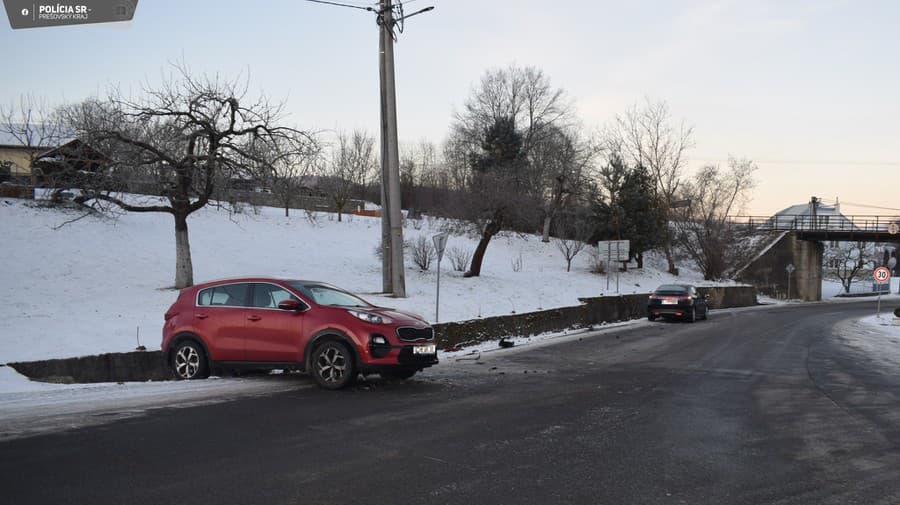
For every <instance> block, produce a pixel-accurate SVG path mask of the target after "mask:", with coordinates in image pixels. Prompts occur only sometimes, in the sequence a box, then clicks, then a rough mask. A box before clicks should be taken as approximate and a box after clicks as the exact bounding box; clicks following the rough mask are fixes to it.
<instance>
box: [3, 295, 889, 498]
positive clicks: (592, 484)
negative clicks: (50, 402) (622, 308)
mask: <svg viewBox="0 0 900 505" xmlns="http://www.w3.org/2000/svg"><path fill="white" fill-rule="evenodd" d="M873 312H874V305H873V304H871V303H853V304H841V305H836V304H816V305H804V306H785V307H778V308H772V309H766V310H743V311H740V310H739V311H717V312H713V313H712V314H711V319H710V320H709V321H702V322H698V323H695V324H686V323H666V322H662V323H652V324H650V323H645V324H640V325H638V326H636V327H633V328H628V329H622V330H616V331H611V332H606V333H603V334H600V335H590V334H585V335H582V336H580V337H575V338H570V339H569V340H568V341H566V342H562V343H556V344H555V345H543V346H533V347H530V348H521V349H512V350H508V351H506V350H504V351H499V352H492V353H487V354H484V355H483V356H482V358H481V360H480V361H478V362H476V361H465V362H460V363H457V364H454V365H453V366H449V365H441V366H439V367H437V368H435V369H433V371H430V372H428V373H426V374H424V375H423V376H422V377H421V378H417V379H415V380H413V381H410V382H407V383H402V382H382V381H380V380H373V381H370V382H364V383H361V384H360V385H359V386H357V387H355V388H353V389H350V390H346V391H340V392H328V391H321V390H319V389H317V388H310V387H307V386H308V379H306V378H304V377H297V378H295V379H294V380H296V381H297V382H298V387H297V388H295V389H290V390H288V391H283V390H281V391H278V392H273V393H272V394H269V395H263V396H255V397H251V398H242V399H234V400H232V401H228V402H224V403H218V404H212V405H199V406H196V407H189V408H178V409H157V410H152V411H149V412H147V413H145V414H144V415H142V416H139V417H132V418H128V419H124V420H116V421H113V422H110V423H107V424H103V425H100V426H91V427H85V428H79V429H74V430H68V431H63V432H59V433H55V434H47V435H40V436H33V437H29V438H22V439H17V440H11V441H6V442H2V443H0V503H3V504H10V505H13V504H14V505H26V504H32V503H40V504H51V503H52V504H65V503H73V504H86V505H87V504H90V505H101V504H107V503H109V504H154V505H157V504H182V503H184V504H188V503H192V504H203V503H215V504H266V505H268V504H378V503H387V504H407V503H408V504H418V503H423V504H424V503H427V504H439V503H452V504H457V503H459V504H468V505H475V504H501V503H506V504H542V505H544V504H562V503H566V504H568V503H584V504H630V503H641V504H644V503H647V504H656V503H659V504H697V503H708V504H726V503H746V504H761V503H765V504H795V503H796V504H801V503H802V504H806V503H816V504H832V503H833V504H842V505H847V504H853V503H859V504H867V505H869V504H898V503H900V368H896V367H893V366H892V364H895V363H894V362H893V361H892V360H891V359H890V357H889V356H886V355H884V353H883V352H879V351H878V350H877V348H870V347H867V346H865V345H860V343H859V342H860V339H861V338H862V339H863V341H864V340H865V335H860V334H857V333H854V332H858V331H860V329H859V328H856V327H854V326H853V325H852V323H850V322H848V321H850V320H851V319H852V318H855V317H859V316H862V315H865V314H869V313H873ZM848 335H850V336H852V337H853V338H848ZM896 344H897V345H898V346H900V342H896ZM262 380H266V379H262ZM282 380H283V379H282ZM299 386H302V387H299Z"/></svg>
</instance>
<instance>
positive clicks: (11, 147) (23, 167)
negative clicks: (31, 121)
mask: <svg viewBox="0 0 900 505" xmlns="http://www.w3.org/2000/svg"><path fill="white" fill-rule="evenodd" d="M8 126H10V127H11V128H10V127H7V128H0V167H6V169H8V171H9V177H11V178H13V179H30V178H31V176H32V168H33V167H32V164H33V163H34V161H35V160H36V159H37V157H38V156H39V155H40V154H41V153H43V152H45V151H47V150H49V149H53V148H56V147H59V146H60V145H62V144H64V143H66V142H69V141H71V140H72V139H73V137H72V136H71V135H62V134H59V133H57V132H58V131H59V129H58V127H49V126H48V127H44V126H41V125H37V126H26V125H21V124H13V125H8ZM10 129H12V130H13V131H12V132H10V131H8V130H10ZM4 172H6V170H4Z"/></svg>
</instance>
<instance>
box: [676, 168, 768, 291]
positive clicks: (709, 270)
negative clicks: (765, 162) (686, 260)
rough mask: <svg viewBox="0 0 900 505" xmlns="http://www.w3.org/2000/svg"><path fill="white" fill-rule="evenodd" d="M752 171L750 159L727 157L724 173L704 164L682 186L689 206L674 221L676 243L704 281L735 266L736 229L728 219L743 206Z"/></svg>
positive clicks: (723, 274)
mask: <svg viewBox="0 0 900 505" xmlns="http://www.w3.org/2000/svg"><path fill="white" fill-rule="evenodd" d="M756 170H757V167H756V164H754V163H753V162H752V161H750V160H747V159H740V160H739V159H736V158H730V159H729V160H728V170H727V171H722V170H721V169H720V168H719V167H718V166H715V165H707V166H705V167H703V168H702V169H701V170H700V172H699V173H698V174H697V175H696V176H695V177H694V178H692V180H690V181H689V182H686V183H685V184H684V187H683V191H682V192H681V195H682V196H683V197H684V198H685V199H687V200H690V202H691V203H690V206H689V207H687V208H685V209H684V210H682V211H680V212H679V216H678V218H677V219H675V220H674V222H675V228H676V230H677V232H676V240H677V242H678V243H679V244H680V245H681V246H682V247H683V248H684V249H685V250H686V251H687V252H688V254H689V255H690V257H691V258H692V259H693V260H694V261H695V262H696V263H697V265H698V266H699V267H700V268H701V269H702V270H703V276H704V278H705V279H708V280H716V279H721V278H722V277H724V276H725V274H726V273H727V272H728V271H729V270H730V269H732V268H734V267H736V266H737V265H736V264H734V260H736V258H737V256H738V255H737V254H735V251H734V245H735V242H736V240H735V239H736V236H735V232H736V227H735V226H734V225H733V224H732V223H731V222H730V221H729V219H728V218H729V216H730V215H732V214H733V213H734V211H739V210H741V209H742V207H743V206H744V205H745V204H746V203H747V200H748V198H749V196H750V192H751V191H752V189H753V188H754V187H755V185H756V181H755V180H754V177H753V174H754V173H755V172H756ZM670 215H672V216H673V217H675V215H674V213H672V214H670Z"/></svg>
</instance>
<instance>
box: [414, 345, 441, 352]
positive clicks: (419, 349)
mask: <svg viewBox="0 0 900 505" xmlns="http://www.w3.org/2000/svg"><path fill="white" fill-rule="evenodd" d="M436 352H437V347H436V346H435V345H434V344H431V345H416V346H413V354H434V353H436Z"/></svg>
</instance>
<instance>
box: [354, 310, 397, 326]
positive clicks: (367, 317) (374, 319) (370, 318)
mask: <svg viewBox="0 0 900 505" xmlns="http://www.w3.org/2000/svg"><path fill="white" fill-rule="evenodd" d="M347 312H349V313H350V314H352V315H354V316H355V317H357V318H359V319H362V320H363V321H365V322H367V323H372V324H390V323H393V322H394V321H393V320H392V319H391V318H389V317H384V316H379V315H377V314H370V313H368V312H361V311H358V310H349V309H347Z"/></svg>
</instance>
